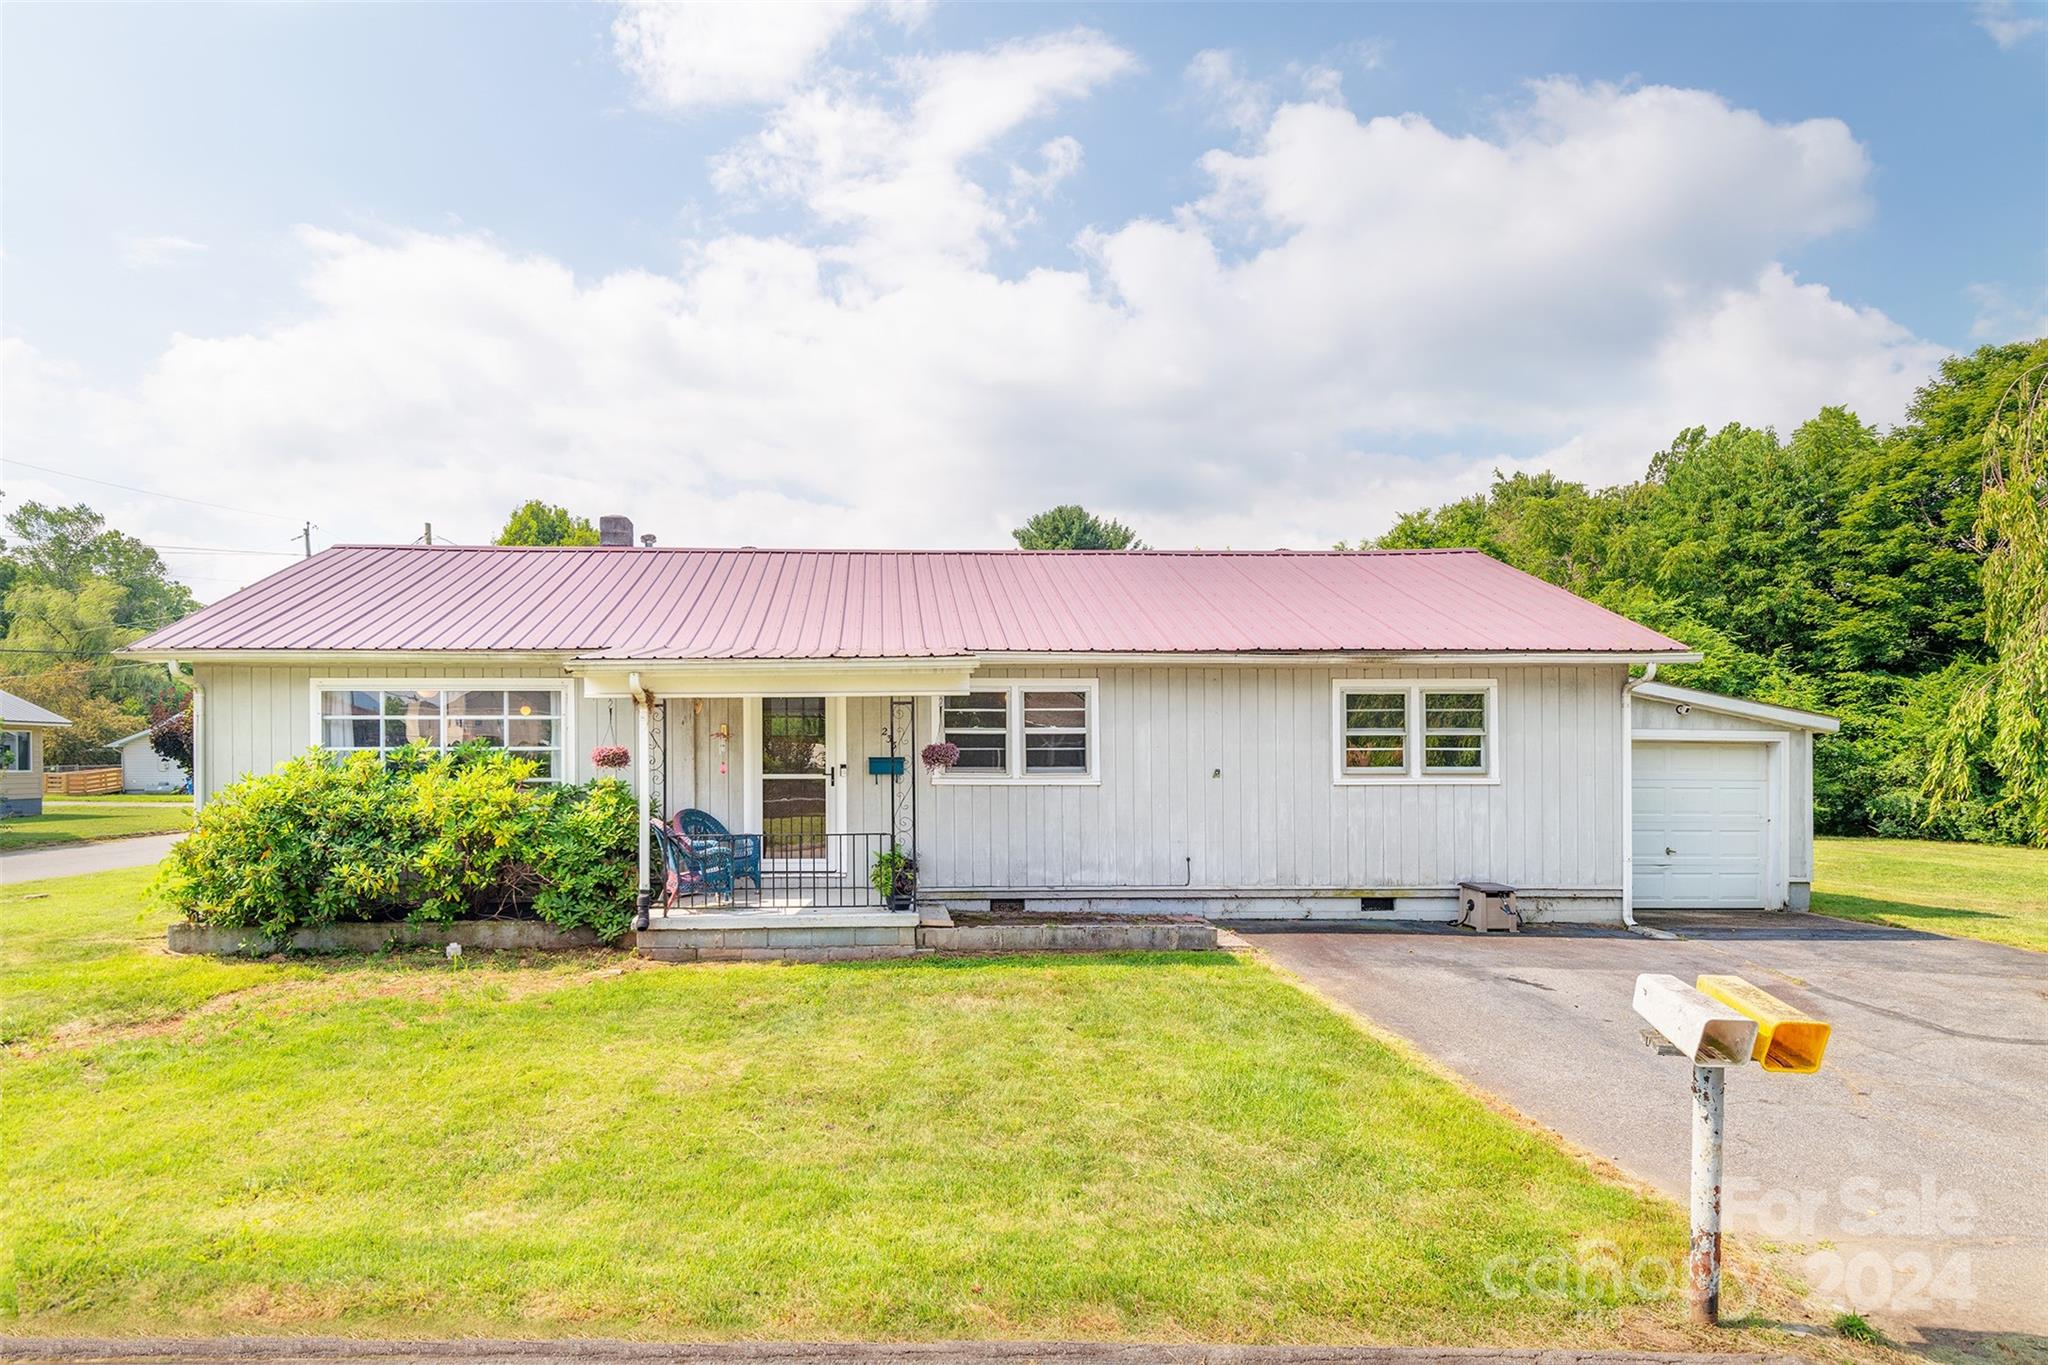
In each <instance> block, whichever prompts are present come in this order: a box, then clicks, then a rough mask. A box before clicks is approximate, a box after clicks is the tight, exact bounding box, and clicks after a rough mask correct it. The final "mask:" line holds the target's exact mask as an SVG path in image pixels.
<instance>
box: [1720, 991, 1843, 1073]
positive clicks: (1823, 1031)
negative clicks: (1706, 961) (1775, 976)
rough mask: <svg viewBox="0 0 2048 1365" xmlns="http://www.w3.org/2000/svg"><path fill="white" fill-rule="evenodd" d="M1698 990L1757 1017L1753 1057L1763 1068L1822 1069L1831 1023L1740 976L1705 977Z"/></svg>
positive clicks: (1751, 1054) (1740, 1012) (1739, 1011)
mask: <svg viewBox="0 0 2048 1365" xmlns="http://www.w3.org/2000/svg"><path fill="white" fill-rule="evenodd" d="M1698 989H1699V992H1700V994H1701V995H1704V996H1706V997H1707V998H1708V999H1710V1000H1718V1001H1720V1002H1721V1003H1722V1004H1724V1005H1726V1006H1728V1008H1730V1009H1732V1010H1734V1011H1736V1012H1737V1013H1738V1014H1746V1015H1748V1016H1749V1017H1750V1018H1752V1019H1754V1020H1756V1048H1755V1050H1754V1051H1753V1052H1751V1053H1750V1056H1751V1057H1752V1058H1753V1059H1754V1060H1756V1061H1758V1062H1761V1063H1762V1064H1763V1068H1764V1070H1766V1071H1793V1072H1800V1073H1808V1072H1814V1071H1818V1070H1820V1059H1821V1054H1823V1053H1825V1052H1826V1051H1827V1050H1828V1033H1829V1027H1828V1025H1826V1024H1824V1023H1822V1022H1821V1021H1820V1020H1818V1019H1816V1018H1814V1017H1813V1016H1812V1015H1810V1014H1806V1013H1803V1012H1801V1011H1799V1010H1796V1009H1794V1008H1792V1006H1790V1005H1788V1004H1786V1003H1785V1002H1784V1001H1782V1000H1780V999H1779V998H1778V997H1777V996H1775V995H1772V994H1771V993H1770V992H1769V991H1766V990H1764V989H1762V988H1761V987H1758V986H1754V985H1751V984H1750V983H1749V982H1747V981H1745V980H1743V979H1742V978H1741V977H1739V976H1703V977H1701V978H1700V979H1699V985H1698Z"/></svg>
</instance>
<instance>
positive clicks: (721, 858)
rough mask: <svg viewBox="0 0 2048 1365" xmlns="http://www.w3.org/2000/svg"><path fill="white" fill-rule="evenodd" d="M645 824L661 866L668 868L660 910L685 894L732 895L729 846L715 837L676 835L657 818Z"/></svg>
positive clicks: (730, 852) (672, 907)
mask: <svg viewBox="0 0 2048 1365" xmlns="http://www.w3.org/2000/svg"><path fill="white" fill-rule="evenodd" d="M647 824H648V826H649V828H650V829H651V830H652V832H653V834H654V842H655V845H656V846H657V847H659V848H660V849H661V861H662V865H663V866H664V867H666V868H667V870H668V875H667V877H666V878H665V879H664V880H663V883H662V900H661V908H662V909H664V910H673V909H674V908H675V904H676V902H677V901H679V900H681V899H682V898H683V897H684V896H701V895H706V894H709V895H714V896H730V895H732V888H733V882H732V850H731V849H729V848H725V847H722V846H721V845H720V844H719V843H718V842H717V841H716V840H710V839H691V838H689V837H688V836H687V835H678V834H675V833H673V832H671V831H670V829H669V828H668V826H667V825H664V824H662V823H661V821H659V820H649V821H648V822H647Z"/></svg>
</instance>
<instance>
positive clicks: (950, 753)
mask: <svg viewBox="0 0 2048 1365" xmlns="http://www.w3.org/2000/svg"><path fill="white" fill-rule="evenodd" d="M918 759H919V761H920V762H922V763H923V764H924V770H925V771H926V772H928V773H942V772H944V771H946V769H948V768H950V767H952V766H953V765H954V764H955V763H958V762H959V761H960V746H959V745H957V744H948V743H946V742H945V741H943V740H942V741H940V742H939V743H937V744H927V745H925V746H924V749H923V750H922V751H921V752H919V754H918Z"/></svg>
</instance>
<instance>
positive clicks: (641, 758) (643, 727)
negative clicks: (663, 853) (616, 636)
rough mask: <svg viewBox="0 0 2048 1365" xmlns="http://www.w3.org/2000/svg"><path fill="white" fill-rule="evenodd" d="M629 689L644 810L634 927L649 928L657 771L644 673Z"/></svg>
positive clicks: (636, 787)
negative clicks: (650, 751) (650, 753)
mask: <svg viewBox="0 0 2048 1365" xmlns="http://www.w3.org/2000/svg"><path fill="white" fill-rule="evenodd" d="M626 690H627V691H629V692H631V693H632V694H633V793H634V798H635V800H636V802H637V807H638V810H639V813H640V821H639V823H640V884H639V894H638V896H637V897H636V898H635V900H634V903H633V927H634V928H635V929H645V928H646V927H647V920H648V911H649V908H650V907H651V905H652V903H653V899H654V892H653V886H654V883H653V880H652V878H651V877H650V876H649V868H650V865H651V863H652V859H651V858H650V857H649V854H650V851H651V850H650V843H651V841H652V838H653V836H652V835H651V834H650V833H649V832H648V828H647V824H648V821H649V820H651V819H653V818H654V816H653V811H652V809H651V806H652V802H653V799H654V794H653V793H652V792H651V791H649V790H648V788H649V786H650V785H651V784H652V782H653V774H651V773H650V772H649V771H648V770H647V746H648V743H649V742H650V741H649V735H648V727H647V711H648V706H647V693H646V692H645V691H643V690H642V689H641V687H640V675H639V674H638V673H628V674H627V675H626Z"/></svg>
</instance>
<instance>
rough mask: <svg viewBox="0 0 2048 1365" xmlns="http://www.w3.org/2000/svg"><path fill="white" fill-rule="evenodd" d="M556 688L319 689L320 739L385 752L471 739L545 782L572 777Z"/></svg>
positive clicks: (347, 749)
mask: <svg viewBox="0 0 2048 1365" xmlns="http://www.w3.org/2000/svg"><path fill="white" fill-rule="evenodd" d="M562 730H563V715H562V693H561V690H560V689H558V688H545V687H536V688H497V687H489V688H478V687H467V686H464V687H429V686H420V685H408V686H404V687H363V686H355V687H333V686H327V687H322V688H321V689H320V744H321V746H322V747H324V748H327V749H332V750H334V751H336V752H338V753H355V752H366V753H379V754H385V753H389V752H391V751H392V750H393V749H400V748H403V747H405V746H406V745H408V744H424V745H427V746H428V747H430V748H434V749H447V748H450V747H452V746H454V745H457V744H463V743H468V742H471V741H475V742H480V743H484V744H489V745H493V746H495V747H497V748H501V749H507V750H510V751H511V752H512V753H515V754H517V755H519V756H520V757H521V758H527V759H531V760H533V762H534V763H535V764H536V765H538V768H539V771H538V772H537V773H535V777H536V778H537V779H538V780H540V781H544V782H555V781H562V780H565V779H566V778H567V777H568V768H567V764H566V763H565V762H564V758H563V751H562V749H563V734H562Z"/></svg>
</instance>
